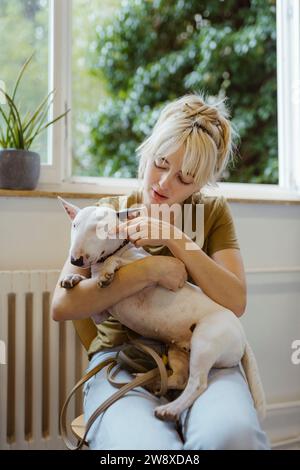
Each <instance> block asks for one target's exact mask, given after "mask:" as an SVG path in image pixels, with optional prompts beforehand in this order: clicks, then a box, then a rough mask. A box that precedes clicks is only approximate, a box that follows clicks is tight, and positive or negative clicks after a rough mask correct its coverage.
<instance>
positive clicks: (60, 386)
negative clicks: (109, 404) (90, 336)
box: [0, 270, 87, 449]
mask: <svg viewBox="0 0 300 470" xmlns="http://www.w3.org/2000/svg"><path fill="white" fill-rule="evenodd" d="M58 276H59V271H56V270H55V271H54V270H52V271H2V272H1V271H0V293H1V299H0V300H1V302H0V341H1V345H2V347H3V346H5V349H6V351H5V352H6V354H5V356H6V364H1V361H0V449H63V448H65V447H64V445H63V442H62V440H61V437H60V435H59V426H58V424H59V411H60V409H61V406H62V404H63V402H64V399H65V397H66V394H67V393H68V392H69V391H70V390H71V388H72V387H73V386H74V384H75V382H76V381H77V380H78V379H79V378H80V377H81V375H82V372H83V370H84V368H85V367H86V365H87V358H86V353H85V352H84V351H83V348H82V346H81V344H80V342H79V340H78V338H77V336H76V333H75V329H74V327H73V324H72V322H61V323H58V322H55V321H53V320H52V319H51V317H50V302H51V298H52V293H53V290H54V287H55V284H56V282H57V279H58ZM2 357H3V355H2ZM2 362H4V360H2ZM78 395H79V396H78V397H77V399H76V401H74V402H73V403H72V404H70V413H69V416H68V419H69V420H70V419H73V418H74V417H75V416H78V415H79V414H81V409H82V408H81V405H82V397H81V396H80V394H78Z"/></svg>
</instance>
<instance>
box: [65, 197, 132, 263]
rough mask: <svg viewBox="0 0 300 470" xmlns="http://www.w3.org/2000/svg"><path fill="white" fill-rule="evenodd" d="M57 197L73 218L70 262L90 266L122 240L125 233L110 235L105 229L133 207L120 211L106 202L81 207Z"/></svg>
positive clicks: (114, 248)
mask: <svg viewBox="0 0 300 470" xmlns="http://www.w3.org/2000/svg"><path fill="white" fill-rule="evenodd" d="M58 199H59V200H60V202H61V203H62V205H63V207H64V209H65V211H66V212H67V214H68V216H69V218H70V219H71V221H72V229H71V246H70V262H71V263H72V264H74V265H75V266H80V267H83V268H87V267H90V266H91V265H93V264H95V263H97V262H98V261H99V260H100V259H101V258H103V257H105V256H109V255H110V254H111V253H113V252H114V251H116V250H117V249H118V248H119V247H121V245H122V244H123V243H124V240H125V238H126V237H125V238H124V237H123V238H122V237H121V236H119V235H118V236H117V235H115V236H114V237H109V236H108V232H109V231H110V230H111V229H112V228H114V227H115V226H116V225H117V224H118V222H119V220H124V218H126V216H127V215H128V214H130V213H131V214H134V213H135V212H136V209H132V210H130V209H128V210H124V211H119V212H118V211H115V210H114V209H113V208H112V207H106V206H100V207H97V206H88V207H84V208H83V209H80V208H79V207H76V206H74V205H73V204H70V203H69V202H67V201H65V200H64V199H62V198H61V197H59V196H58Z"/></svg>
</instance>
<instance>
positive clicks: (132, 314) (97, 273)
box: [59, 198, 265, 421]
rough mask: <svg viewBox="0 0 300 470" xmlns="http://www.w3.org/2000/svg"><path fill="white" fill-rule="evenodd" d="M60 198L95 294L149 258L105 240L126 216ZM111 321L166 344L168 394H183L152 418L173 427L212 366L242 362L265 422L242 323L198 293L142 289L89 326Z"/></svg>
mask: <svg viewBox="0 0 300 470" xmlns="http://www.w3.org/2000/svg"><path fill="white" fill-rule="evenodd" d="M59 199H60V201H61V202H62V204H63V206H64V208H65V210H66V212H67V213H68V215H69V217H70V218H71V220H72V221H73V223H72V230H71V247H70V260H71V263H72V264H74V265H76V266H80V267H82V268H88V267H90V268H91V276H92V277H97V278H98V285H99V287H101V288H103V287H105V286H107V285H108V284H109V283H111V282H112V280H113V276H114V273H115V271H116V270H117V269H118V268H120V267H121V266H123V265H126V264H128V263H131V262H133V261H134V260H136V259H139V258H141V257H145V256H151V255H150V254H149V253H147V252H146V251H145V250H144V249H143V248H141V247H139V248H137V247H135V245H134V244H133V243H131V242H130V241H129V240H127V239H125V240H124V239H120V238H116V237H115V238H114V239H112V238H109V237H108V235H107V234H108V231H109V230H110V229H111V228H113V227H114V226H115V225H116V223H117V221H118V218H119V219H121V220H122V217H124V216H125V217H126V215H127V210H125V211H119V212H116V211H115V210H114V209H113V208H109V207H104V206H102V207H101V206H100V207H97V206H89V207H85V208H84V209H79V208H78V207H76V206H74V205H72V204H69V203H68V202H66V201H64V200H63V199H61V198H59ZM136 211H137V209H135V212H136ZM128 212H130V209H128ZM83 279H85V277H84V276H81V275H78V274H69V275H67V276H66V277H65V278H64V279H62V280H61V286H62V287H65V288H68V289H69V288H73V287H74V286H76V285H77V284H78V283H79V282H80V281H81V280H83ZM141 313H143V314H141ZM110 315H111V316H113V317H114V318H115V319H117V320H118V321H120V323H122V324H124V325H125V326H127V327H128V328H130V329H131V330H134V331H135V332H137V333H138V334H140V335H142V336H145V337H147V338H152V339H155V340H158V341H161V342H163V343H166V344H167V345H168V362H169V365H170V368H171V369H172V371H173V373H172V375H170V376H169V377H168V389H177V390H183V392H182V393H181V394H180V395H179V396H178V398H176V399H175V400H174V401H171V402H169V403H167V404H166V405H162V406H158V407H157V408H156V409H155V416H156V417H158V418H160V419H162V420H172V421H177V420H178V419H179V416H180V414H181V413H182V412H183V411H184V410H185V409H187V408H188V407H190V406H191V405H192V404H193V402H194V401H195V400H196V398H197V397H199V396H200V395H201V394H202V393H203V392H204V391H205V389H206V388H207V378H208V373H209V371H210V369H211V368H212V367H217V368H222V367H233V366H236V365H238V364H239V363H240V361H241V362H242V365H243V369H244V371H245V374H246V378H247V381H248V384H249V388H250V391H251V393H252V397H253V401H254V405H255V407H256V409H257V411H258V413H259V415H260V417H261V418H263V417H264V416H265V397H264V391H263V387H262V384H261V380H260V377H259V371H258V367H257V364H256V360H255V357H254V354H253V352H252V350H251V348H250V346H249V344H248V342H247V340H246V335H245V332H244V330H243V327H242V324H241V322H240V320H239V319H238V318H237V317H236V315H235V314H234V313H233V312H231V311H230V310H228V309H226V308H225V307H223V306H221V305H219V304H217V303H216V302H214V301H213V300H212V299H210V298H209V297H208V296H207V295H205V294H204V293H203V292H202V290H201V289H200V288H199V287H197V286H195V285H193V284H191V283H189V282H185V285H184V287H182V288H181V289H179V290H178V291H176V292H173V291H171V290H169V289H166V288H164V287H161V286H148V287H146V288H144V289H143V290H141V291H140V292H138V293H136V294H134V295H131V296H129V297H127V298H126V299H123V300H121V301H120V302H118V303H117V304H115V305H113V306H111V307H110V308H108V309H107V310H105V311H103V312H100V313H99V315H96V316H95V317H94V320H95V321H96V323H101V322H103V321H104V320H106V319H107V318H108V317H109V316H110Z"/></svg>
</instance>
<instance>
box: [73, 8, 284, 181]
mask: <svg viewBox="0 0 300 470" xmlns="http://www.w3.org/2000/svg"><path fill="white" fill-rule="evenodd" d="M275 3H276V2H275V0H226V1H221V0H203V1H199V0H189V1H184V0H173V1H172V0H153V1H141V0H131V1H127V2H125V3H122V6H121V7H120V8H119V9H118V10H117V12H116V15H115V16H114V17H113V18H111V19H109V20H108V21H107V23H106V25H105V27H103V28H101V29H100V31H99V32H98V36H97V46H96V53H95V54H94V57H95V60H94V63H93V64H91V70H90V72H91V73H92V74H93V76H94V77H98V78H99V83H100V82H101V84H104V86H105V88H106V93H107V96H106V98H105V99H104V100H103V101H102V102H101V103H100V105H99V109H98V111H97V112H96V113H94V115H93V116H92V118H91V119H90V123H89V125H90V130H89V152H90V154H91V156H92V161H93V170H92V171H93V175H94V176H96V175H97V176H99V175H100V176H116V177H135V176H136V170H137V162H136V158H135V148H136V147H137V146H138V145H139V143H140V142H141V141H142V140H143V139H144V138H145V137H146V136H147V135H149V133H150V132H151V129H152V127H153V125H154V123H155V121H156V119H157V117H158V114H159V111H160V109H161V108H162V107H163V106H164V105H165V104H167V103H168V102H169V101H171V100H173V99H176V98H177V97H179V96H181V95H183V94H185V93H188V92H193V91H197V90H204V91H205V92H206V93H207V94H208V95H213V96H219V97H222V96H224V95H226V96H227V97H228V98H229V106H230V109H231V115H232V120H233V124H234V125H235V127H236V129H237V130H238V132H239V134H240V137H241V141H240V145H239V155H238V157H237V159H236V161H235V165H234V166H232V167H231V168H229V170H228V171H227V172H226V173H224V177H223V180H224V181H234V182H244V183H246V182H248V183H273V184H276V183H277V182H278V155H277V152H278V150H277V106H276V101H277V90H276V11H275ZM75 172H76V168H75Z"/></svg>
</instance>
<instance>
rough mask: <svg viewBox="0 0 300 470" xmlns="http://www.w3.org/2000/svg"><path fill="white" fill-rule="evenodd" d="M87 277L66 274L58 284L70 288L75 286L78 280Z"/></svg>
mask: <svg viewBox="0 0 300 470" xmlns="http://www.w3.org/2000/svg"><path fill="white" fill-rule="evenodd" d="M85 279H87V278H86V277H84V276H81V274H67V276H65V277H64V278H63V279H61V281H60V286H61V287H64V288H65V289H72V287H75V286H76V285H77V284H79V282H81V281H83V280H85Z"/></svg>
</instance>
